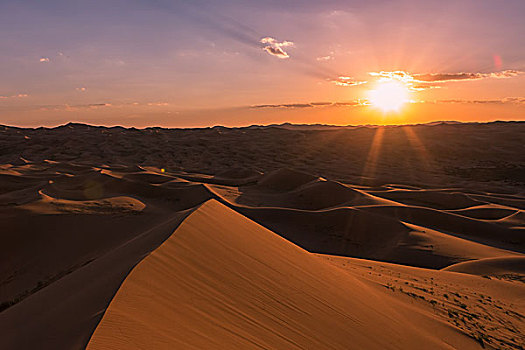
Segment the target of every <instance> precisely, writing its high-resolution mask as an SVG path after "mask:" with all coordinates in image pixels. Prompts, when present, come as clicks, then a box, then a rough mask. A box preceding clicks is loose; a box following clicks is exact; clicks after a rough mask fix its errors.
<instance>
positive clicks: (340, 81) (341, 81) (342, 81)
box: [332, 76, 367, 86]
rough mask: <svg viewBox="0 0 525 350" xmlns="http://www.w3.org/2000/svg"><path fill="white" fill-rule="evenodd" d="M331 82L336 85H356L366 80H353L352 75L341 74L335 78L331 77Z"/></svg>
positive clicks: (364, 82)
mask: <svg viewBox="0 0 525 350" xmlns="http://www.w3.org/2000/svg"><path fill="white" fill-rule="evenodd" d="M332 83H334V84H335V85H338V86H356V85H362V84H366V83H367V82H366V81H360V80H355V79H354V78H352V77H343V76H341V77H338V78H337V79H333V80H332Z"/></svg>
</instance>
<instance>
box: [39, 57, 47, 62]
mask: <svg viewBox="0 0 525 350" xmlns="http://www.w3.org/2000/svg"><path fill="white" fill-rule="evenodd" d="M39 61H40V62H42V63H47V62H49V57H42V58H41V59H40V60H39Z"/></svg>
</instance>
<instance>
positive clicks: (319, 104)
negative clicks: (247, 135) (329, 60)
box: [250, 100, 367, 109]
mask: <svg viewBox="0 0 525 350" xmlns="http://www.w3.org/2000/svg"><path fill="white" fill-rule="evenodd" d="M366 105H367V102H366V101H362V100H354V101H346V102H310V103H287V104H264V105H254V106H250V108H251V109H265V108H283V109H284V108H292V109H293V108H316V107H318V108H319V107H358V106H366Z"/></svg>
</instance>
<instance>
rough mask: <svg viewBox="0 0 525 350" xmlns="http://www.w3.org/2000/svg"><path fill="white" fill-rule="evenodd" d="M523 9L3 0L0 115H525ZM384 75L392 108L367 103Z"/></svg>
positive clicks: (242, 0) (104, 121) (182, 123)
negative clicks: (398, 95)
mask: <svg viewBox="0 0 525 350" xmlns="http://www.w3.org/2000/svg"><path fill="white" fill-rule="evenodd" d="M523 18H525V1H523V0H502V1H495V0H454V1H449V0H439V1H434V0H428V1H416V0H403V1H398V0H390V1H387V0H377V1H373V0H370V1H352V0H346V1H342V0H324V1H318V0H317V1H311V0H303V1H298V0H291V1H286V0H280V1H276V0H268V1H254V0H214V1H202V0H184V1H183V0H128V1H114V0H105V1H100V0H89V1H88V0H83V1H78V0H46V1H37V0H18V1H8V0H0V47H1V48H2V49H1V50H0V124H5V125H16V126H32V127H35V126H55V125H59V124H64V123H67V122H70V121H74V122H84V123H90V124H97V125H123V126H136V127H145V126H165V127H202V126H213V125H225V126H244V125H251V124H271V123H282V122H293V123H321V124H341V125H348V124H352V125H357V124H397V123H424V122H430V121H436V120H457V121H491V120H525V21H524V20H523ZM390 83H394V84H396V85H399V86H401V87H402V89H403V91H404V95H403V97H402V99H403V101H404V102H405V103H403V104H402V105H401V106H399V108H396V109H395V110H385V108H382V107H384V106H381V104H379V105H378V104H377V103H375V102H374V100H373V98H371V96H373V92H374V91H377V90H378V89H379V90H381V87H382V86H383V87H384V84H390ZM394 92H395V91H394ZM387 97H389V96H387ZM390 97H392V96H390Z"/></svg>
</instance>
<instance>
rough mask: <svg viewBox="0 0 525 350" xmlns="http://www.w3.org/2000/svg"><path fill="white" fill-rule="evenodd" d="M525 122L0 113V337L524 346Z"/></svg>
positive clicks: (65, 343)
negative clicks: (168, 121)
mask: <svg viewBox="0 0 525 350" xmlns="http://www.w3.org/2000/svg"><path fill="white" fill-rule="evenodd" d="M524 139H525V123H519V122H505V123H504V122H495V123H487V124H478V123H471V124H460V123H451V122H440V123H435V124H431V125H414V126H398V127H385V128H383V127H346V128H338V127H332V126H322V127H316V126H311V127H309V126H305V125H302V126H294V125H289V124H285V125H277V126H256V127H247V128H234V129H230V128H224V127H215V128H204V129H187V130H185V129H162V128H148V129H140V130H139V129H126V128H122V127H113V128H105V127H94V126H89V125H83V124H68V125H64V126H60V127H57V128H52V129H46V128H39V129H23V128H13V127H1V128H0V149H1V150H2V151H1V152H0V216H1V221H0V232H1V235H2V236H1V237H2V245H1V246H0V247H1V248H0V249H1V254H0V256H1V257H2V258H1V259H2V261H1V264H0V286H1V288H0V327H1V329H2V330H3V331H2V337H0V349H83V348H86V347H87V348H89V349H251V348H254V349H255V348H259V349H260V348H267V349H294V348H297V349H353V348H356V349H421V348H428V349H482V348H486V349H523V344H525V337H524V334H525V299H524V298H523V296H524V295H525V284H524V282H525V270H524V268H523V266H524V259H525V238H524V237H525V236H524V234H523V233H524V232H525V231H524V228H525V215H524V214H523V210H525V186H524V184H525V178H524V169H525V158H524V157H523V140H524Z"/></svg>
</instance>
